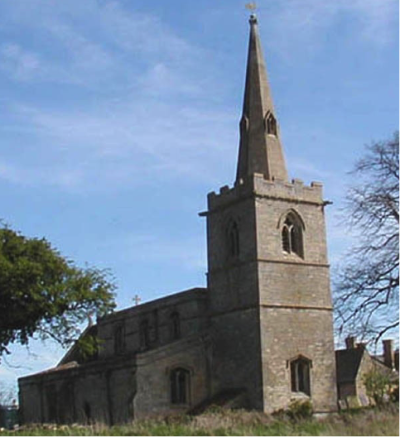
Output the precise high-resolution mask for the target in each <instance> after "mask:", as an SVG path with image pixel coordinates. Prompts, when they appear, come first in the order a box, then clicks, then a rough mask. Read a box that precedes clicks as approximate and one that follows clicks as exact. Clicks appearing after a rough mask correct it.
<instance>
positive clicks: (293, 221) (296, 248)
mask: <svg viewBox="0 0 400 437" xmlns="http://www.w3.org/2000/svg"><path fill="white" fill-rule="evenodd" d="M281 238H282V249H283V251H284V252H286V253H294V254H296V255H298V256H300V257H301V258H304V249H303V226H302V223H301V221H300V219H299V218H298V217H297V216H296V215H295V214H293V213H289V214H288V215H287V217H286V219H285V221H284V223H283V226H282V230H281Z"/></svg>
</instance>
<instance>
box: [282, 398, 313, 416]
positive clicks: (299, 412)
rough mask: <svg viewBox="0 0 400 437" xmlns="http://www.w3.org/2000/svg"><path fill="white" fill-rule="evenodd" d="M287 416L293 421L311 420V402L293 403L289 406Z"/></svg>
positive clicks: (297, 401) (296, 401) (295, 401)
mask: <svg viewBox="0 0 400 437" xmlns="http://www.w3.org/2000/svg"><path fill="white" fill-rule="evenodd" d="M287 415H288V416H289V417H290V418H291V419H293V420H300V419H309V418H310V417H312V415H313V407H312V403H311V401H309V400H306V401H301V400H294V401H292V402H291V403H290V405H289V409H288V411H287Z"/></svg>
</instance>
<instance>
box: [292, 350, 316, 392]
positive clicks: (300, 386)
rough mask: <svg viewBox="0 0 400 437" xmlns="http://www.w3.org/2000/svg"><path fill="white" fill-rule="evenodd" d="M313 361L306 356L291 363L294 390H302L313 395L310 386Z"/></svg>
mask: <svg viewBox="0 0 400 437" xmlns="http://www.w3.org/2000/svg"><path fill="white" fill-rule="evenodd" d="M310 368H311V361H310V360H309V359H308V358H305V357H299V358H297V359H295V360H293V361H291V363H290V379H291V386H292V392H301V393H304V394H306V395H307V396H311V387H310Z"/></svg>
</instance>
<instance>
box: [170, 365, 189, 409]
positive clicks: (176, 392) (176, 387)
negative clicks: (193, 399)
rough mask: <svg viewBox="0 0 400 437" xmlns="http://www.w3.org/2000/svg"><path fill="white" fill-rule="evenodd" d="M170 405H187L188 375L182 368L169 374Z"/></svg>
mask: <svg viewBox="0 0 400 437" xmlns="http://www.w3.org/2000/svg"><path fill="white" fill-rule="evenodd" d="M170 384H171V403H172V404H188V403H189V398H190V373H189V371H188V370H186V369H183V368H177V369H174V370H172V372H171V374H170Z"/></svg>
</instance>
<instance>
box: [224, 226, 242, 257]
mask: <svg viewBox="0 0 400 437" xmlns="http://www.w3.org/2000/svg"><path fill="white" fill-rule="evenodd" d="M227 246H228V256H229V258H231V259H234V258H237V257H238V256H239V253H240V242H239V228H238V225H237V223H236V222H235V221H232V222H230V223H229V225H228V229H227Z"/></svg>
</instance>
